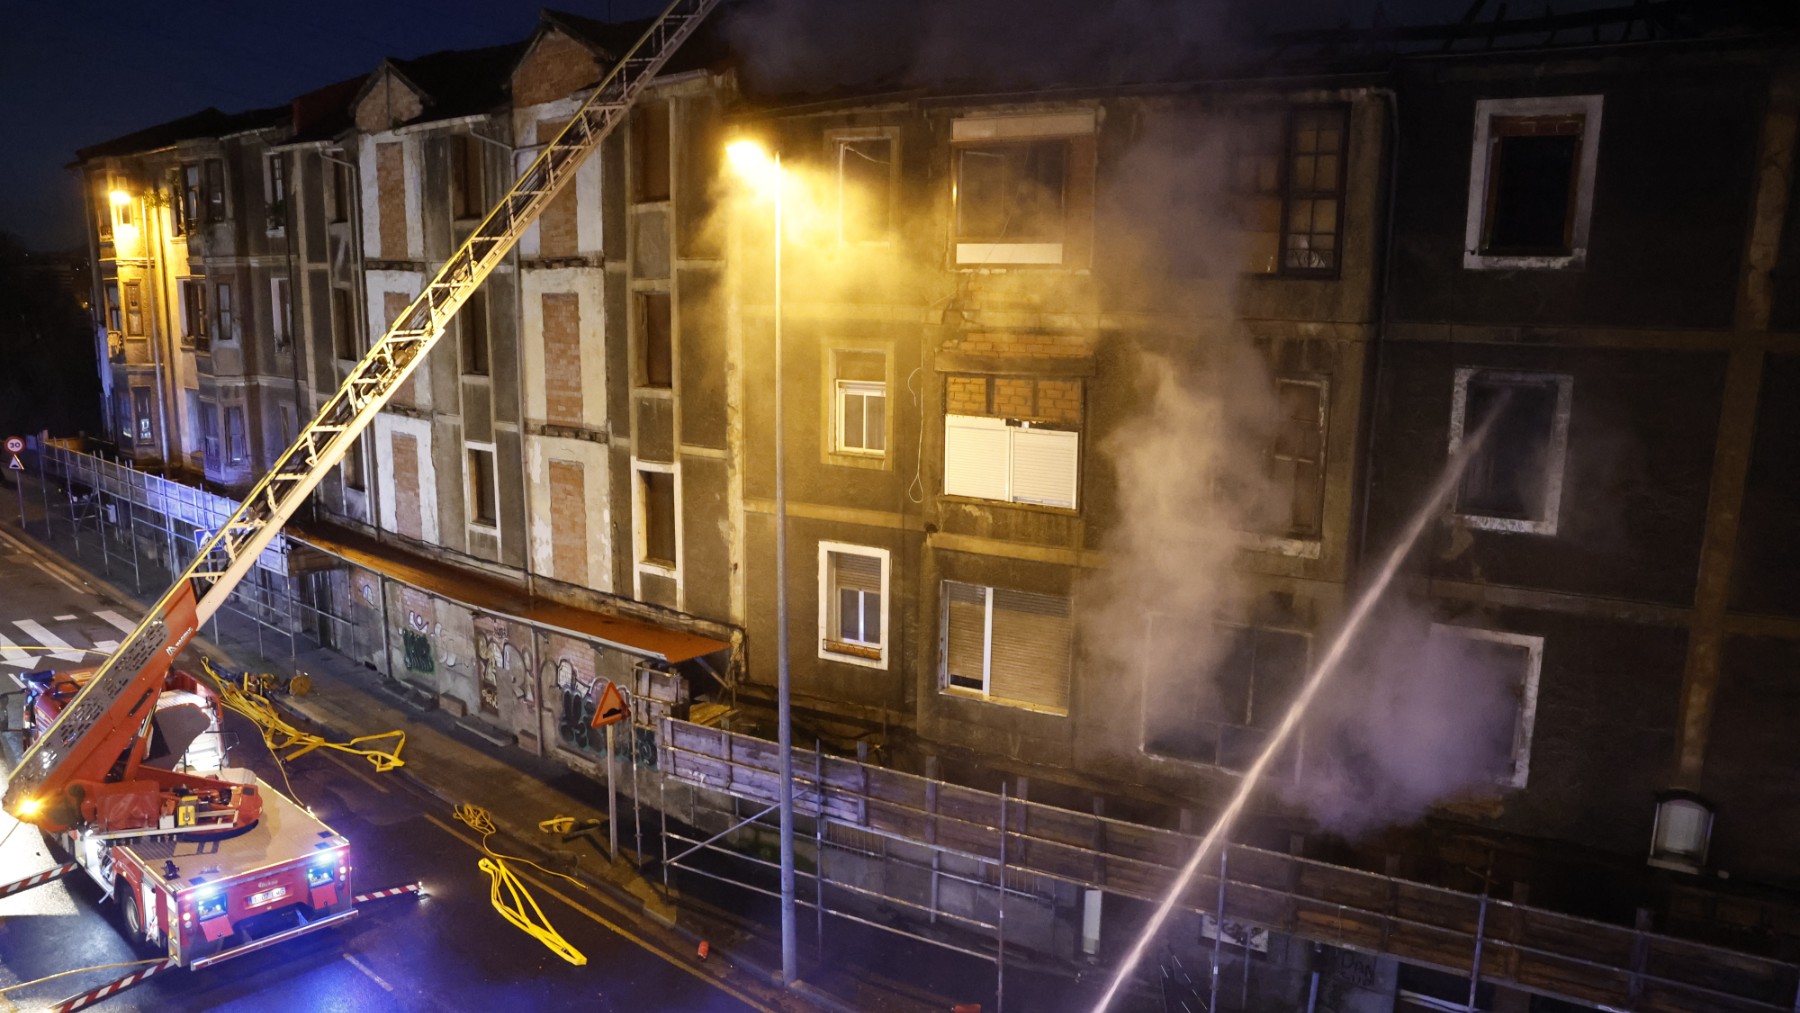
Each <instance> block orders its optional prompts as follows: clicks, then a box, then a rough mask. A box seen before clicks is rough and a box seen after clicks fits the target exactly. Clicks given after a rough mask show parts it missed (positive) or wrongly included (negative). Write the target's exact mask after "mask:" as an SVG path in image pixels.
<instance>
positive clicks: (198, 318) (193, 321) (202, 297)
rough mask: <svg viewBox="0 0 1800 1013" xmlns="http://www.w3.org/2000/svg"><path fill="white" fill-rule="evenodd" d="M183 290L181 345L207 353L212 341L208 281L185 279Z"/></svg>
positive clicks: (180, 283)
mask: <svg viewBox="0 0 1800 1013" xmlns="http://www.w3.org/2000/svg"><path fill="white" fill-rule="evenodd" d="M179 285H180V288H181V343H182V344H183V345H186V346H188V347H190V348H194V349H198V350H199V351H202V352H204V351H207V350H208V349H210V348H211V347H212V341H211V339H210V338H209V337H208V336H207V332H206V328H207V314H206V279H205V278H183V279H181V281H180V282H179Z"/></svg>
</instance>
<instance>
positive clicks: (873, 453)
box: [831, 349, 888, 457]
mask: <svg viewBox="0 0 1800 1013" xmlns="http://www.w3.org/2000/svg"><path fill="white" fill-rule="evenodd" d="M831 363H832V390H831V411H832V427H831V436H832V438H831V450H832V452H833V453H837V454H849V455H852V456H858V457H885V456H886V455H887V440H888V411H887V400H888V398H887V357H886V356H885V355H883V354H882V353H880V352H865V351H855V350H849V349H834V350H833V351H832V353H831Z"/></svg>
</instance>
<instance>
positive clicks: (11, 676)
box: [6, 672, 25, 689]
mask: <svg viewBox="0 0 1800 1013" xmlns="http://www.w3.org/2000/svg"><path fill="white" fill-rule="evenodd" d="M6 677H7V678H9V679H11V680H12V681H14V682H16V683H18V684H19V688H20V689H24V688H25V680H24V678H23V677H21V676H20V675H19V673H17V672H8V673H6Z"/></svg>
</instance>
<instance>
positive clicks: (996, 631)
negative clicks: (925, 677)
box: [939, 580, 1074, 714]
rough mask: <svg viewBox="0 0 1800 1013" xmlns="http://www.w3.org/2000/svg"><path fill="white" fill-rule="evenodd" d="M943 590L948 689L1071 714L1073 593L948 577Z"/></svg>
mask: <svg viewBox="0 0 1800 1013" xmlns="http://www.w3.org/2000/svg"><path fill="white" fill-rule="evenodd" d="M943 592H944V593H943V624H944V627H943V629H944V632H943V640H942V641H941V643H942V644H943V650H944V657H943V668H942V671H941V676H940V680H941V681H940V683H939V685H940V687H941V688H942V689H943V690H944V692H946V693H952V694H956V695H963V696H975V697H979V698H980V699H983V700H988V701H990V702H993V703H1000V704H1007V705H1009V706H1014V707H1025V708H1028V709H1031V710H1039V711H1046V712H1049V713H1054V714H1067V713H1068V712H1069V659H1070V646H1071V644H1072V643H1073V638H1074V619H1073V611H1072V609H1071V608H1070V604H1069V599H1068V598H1066V597H1063V596H1060V595H1051V594H1037V593H1034V592H1030V591H1013V590H1008V589H1006V588H997V587H984V586H982V585H979V584H964V583H961V582H959V581H953V580H947V581H944V584H943Z"/></svg>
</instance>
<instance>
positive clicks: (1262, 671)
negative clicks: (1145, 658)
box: [1144, 615, 1309, 778]
mask: <svg viewBox="0 0 1800 1013" xmlns="http://www.w3.org/2000/svg"><path fill="white" fill-rule="evenodd" d="M1197 632H1198V633H1199V635H1204V631H1195V632H1190V631H1189V630H1188V629H1186V624H1185V623H1181V622H1179V621H1177V620H1174V619H1172V618H1170V617H1167V616H1161V615H1158V616H1155V617H1153V618H1152V621H1151V635H1152V637H1154V638H1156V639H1157V642H1158V647H1157V648H1156V649H1154V650H1152V651H1151V652H1149V653H1150V656H1152V657H1155V658H1158V659H1167V660H1170V661H1173V660H1175V659H1179V658H1181V657H1184V656H1189V657H1205V656H1208V655H1210V654H1212V653H1213V651H1215V650H1217V643H1216V641H1215V642H1213V643H1194V644H1186V643H1184V639H1185V638H1187V637H1191V636H1195V635H1196V633H1197ZM1210 633H1211V635H1212V637H1214V638H1222V639H1223V641H1224V650H1223V653H1221V654H1219V656H1218V660H1217V661H1216V662H1214V663H1213V665H1212V667H1211V668H1210V670H1206V669H1201V668H1199V667H1197V666H1196V667H1194V668H1191V669H1188V670H1185V671H1183V670H1179V668H1178V667H1177V668H1176V670H1172V671H1152V672H1148V673H1146V676H1145V678H1146V687H1145V693H1144V700H1145V706H1144V749H1145V750H1146V751H1148V752H1152V753H1157V754H1160V755H1163V756H1171V757H1175V758H1177V759H1182V760H1192V761H1194V762H1196V763H1204V764H1208V765H1210V766H1215V767H1221V768H1224V769H1226V770H1231V771H1236V772H1239V773H1242V772H1243V771H1245V770H1248V769H1249V768H1250V765H1251V764H1252V763H1254V762H1256V758H1257V756H1258V755H1260V754H1261V753H1262V751H1263V747H1264V746H1265V745H1266V744H1267V742H1268V739H1269V736H1270V735H1271V734H1272V733H1273V732H1274V730H1275V726H1276V725H1277V724H1279V723H1280V722H1281V719H1282V717H1283V716H1284V715H1285V714H1286V713H1287V709H1288V705H1289V704H1290V703H1292V702H1293V700H1294V696H1295V694H1296V693H1298V692H1299V690H1300V685H1301V683H1302V682H1303V681H1304V680H1305V678H1306V666H1307V652H1308V649H1309V640H1308V637H1307V636H1306V634H1304V633H1294V632H1289V631H1285V630H1274V629H1264V628H1260V627H1250V626H1227V625H1216V626H1213V627H1212V628H1211V630H1210ZM1172 667H1175V666H1172ZM1298 758H1299V751H1298V750H1297V749H1295V748H1292V747H1290V748H1289V749H1288V750H1287V752H1286V753H1285V754H1284V755H1282V756H1280V757H1277V758H1276V761H1275V764H1274V765H1273V766H1272V767H1271V768H1270V771H1271V773H1272V774H1274V775H1275V776H1277V777H1283V778H1292V777H1293V776H1294V773H1295V768H1296V765H1297V762H1298Z"/></svg>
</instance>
